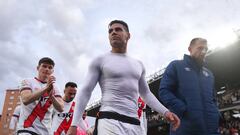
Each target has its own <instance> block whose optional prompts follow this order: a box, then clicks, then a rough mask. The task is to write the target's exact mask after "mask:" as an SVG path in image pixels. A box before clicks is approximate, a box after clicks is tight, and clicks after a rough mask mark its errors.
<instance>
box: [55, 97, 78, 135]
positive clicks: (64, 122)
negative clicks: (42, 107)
mask: <svg viewBox="0 0 240 135" xmlns="http://www.w3.org/2000/svg"><path fill="white" fill-rule="evenodd" d="M74 106H75V102H74V101H72V102H69V103H67V102H65V101H64V110H63V112H58V111H57V110H56V109H53V119H52V133H51V135H65V134H67V131H68V129H69V127H70V126H71V123H72V118H73V112H74Z"/></svg>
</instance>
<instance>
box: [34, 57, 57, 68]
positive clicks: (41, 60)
mask: <svg viewBox="0 0 240 135" xmlns="http://www.w3.org/2000/svg"><path fill="white" fill-rule="evenodd" d="M42 63H47V64H50V65H53V66H55V63H54V61H53V60H52V59H51V58H49V57H43V58H41V59H40V60H39V62H38V66H40V65H41V64H42Z"/></svg>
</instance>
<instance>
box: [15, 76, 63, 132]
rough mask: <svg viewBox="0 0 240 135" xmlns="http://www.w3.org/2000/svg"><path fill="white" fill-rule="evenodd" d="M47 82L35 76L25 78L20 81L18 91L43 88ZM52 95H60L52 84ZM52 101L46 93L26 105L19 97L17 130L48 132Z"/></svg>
mask: <svg viewBox="0 0 240 135" xmlns="http://www.w3.org/2000/svg"><path fill="white" fill-rule="evenodd" d="M46 85H47V83H44V82H41V81H40V80H38V79H37V78H34V79H25V80H23V81H22V82H21V85H20V91H24V90H29V89H30V90H31V91H32V93H34V92H36V91H38V90H41V89H43V88H45V87H46ZM53 89H54V93H53V94H54V96H55V97H58V96H59V97H61V93H60V92H59V90H58V89H57V87H56V85H54V88H53ZM52 109H53V105H52V101H51V100H50V98H49V95H48V93H44V94H43V95H42V96H41V97H40V98H39V99H38V100H36V101H35V102H32V103H30V104H28V105H24V104H23V103H22V99H21V113H20V118H19V125H18V126H19V127H18V130H19V131H18V132H20V131H21V134H22V133H28V131H30V132H34V133H36V134H40V135H48V134H50V131H51V130H50V128H51V117H52Z"/></svg>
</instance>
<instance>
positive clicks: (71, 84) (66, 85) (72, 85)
mask: <svg viewBox="0 0 240 135" xmlns="http://www.w3.org/2000/svg"><path fill="white" fill-rule="evenodd" d="M69 86H70V87H76V88H77V84H76V83H74V82H67V83H66V84H65V88H67V87H69Z"/></svg>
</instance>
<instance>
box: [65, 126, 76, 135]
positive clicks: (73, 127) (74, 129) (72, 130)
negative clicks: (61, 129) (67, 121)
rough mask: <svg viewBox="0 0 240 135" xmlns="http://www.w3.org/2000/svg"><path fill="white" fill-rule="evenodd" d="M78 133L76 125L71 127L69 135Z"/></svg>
mask: <svg viewBox="0 0 240 135" xmlns="http://www.w3.org/2000/svg"><path fill="white" fill-rule="evenodd" d="M76 134H77V127H76V126H71V127H69V129H68V132H67V135H76Z"/></svg>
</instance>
